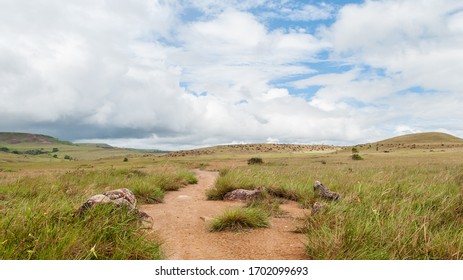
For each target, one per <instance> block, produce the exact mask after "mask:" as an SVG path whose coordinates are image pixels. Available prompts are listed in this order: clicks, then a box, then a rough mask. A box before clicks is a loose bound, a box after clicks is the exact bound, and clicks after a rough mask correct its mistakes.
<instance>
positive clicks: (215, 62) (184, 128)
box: [0, 0, 463, 149]
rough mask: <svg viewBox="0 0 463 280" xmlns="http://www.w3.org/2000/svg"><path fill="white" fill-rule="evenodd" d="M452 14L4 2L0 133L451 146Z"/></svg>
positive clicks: (271, 5) (175, 141)
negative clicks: (399, 136) (438, 141)
mask: <svg viewBox="0 0 463 280" xmlns="http://www.w3.org/2000/svg"><path fill="white" fill-rule="evenodd" d="M462 8H463V7H462V6H461V4H458V3H457V2H455V1H366V2H365V3H362V4H350V5H345V6H343V7H338V6H336V7H335V5H334V4H330V3H322V4H308V3H301V2H299V1H275V0H260V1H215V0H203V1H183V0H178V1H110V2H108V1H102V0H101V1H62V2H56V1H41V2H40V3H39V2H34V1H33V2H30V1H22V0H17V1H5V3H3V4H2V9H1V10H0V21H1V22H0V23H1V24H0V34H2V36H1V37H0V65H2V67H1V68H0V98H1V100H2V102H0V129H1V130H3V131H30V132H39V133H48V134H52V135H54V136H58V137H61V138H63V139H68V140H81V141H83V140H84V141H90V140H95V141H99V142H108V143H110V144H114V145H117V146H132V147H138V148H142V147H151V148H160V149H181V148H192V147H198V146H208V145H215V144H222V143H233V142H235V143H240V142H243V143H249V142H275V141H279V142H282V143H290V142H297V143H320V142H325V143H337V144H346V143H358V142H366V141H370V140H377V139H379V138H381V137H385V136H390V135H391V134H396V133H399V132H405V131H408V130H407V129H404V128H410V129H409V130H410V131H412V130H411V129H417V130H420V131H426V130H440V131H443V130H446V131H449V132H452V133H455V134H457V135H458V134H459V133H460V135H462V134H463V129H462V128H461V126H460V124H459V120H461V119H462V117H463V115H462V113H461V110H460V108H461V107H462V105H463V104H462V102H463V101H462V98H461V88H462V84H461V79H460V78H459V76H458V75H459V73H461V72H462V70H463V64H462V61H463V57H462V52H461V49H463V48H462V47H463V46H462V44H463V43H462V42H463V40H462V38H463V27H462V24H463V22H462V20H461V10H462ZM191 11H194V13H192V14H194V15H195V16H189V15H190V13H191ZM269 19H276V20H282V19H285V20H284V21H285V22H290V23H286V24H285V25H281V26H275V25H274V23H272V24H269V23H268V20H269ZM313 21H324V22H323V24H320V23H316V24H315V25H313V24H312V23H311V22H313ZM327 21H331V22H327ZM291 22H295V23H294V24H293V23H291ZM302 23H304V24H308V26H301V24H302ZM306 27H308V28H306ZM325 57H326V58H325ZM313 88H316V90H315V91H314V92H311V93H310V94H309V89H313ZM365 135H367V136H365Z"/></svg>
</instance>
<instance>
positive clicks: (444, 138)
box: [376, 132, 463, 144]
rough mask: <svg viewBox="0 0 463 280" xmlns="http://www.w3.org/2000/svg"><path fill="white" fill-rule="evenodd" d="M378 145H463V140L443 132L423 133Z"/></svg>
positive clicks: (396, 138)
mask: <svg viewBox="0 0 463 280" xmlns="http://www.w3.org/2000/svg"><path fill="white" fill-rule="evenodd" d="M376 143H378V144H449V143H455V144H463V139H461V138H458V137H455V136H453V135H450V134H447V133H441V132H423V133H414V134H406V135H401V136H397V137H393V138H389V139H385V140H382V141H379V142H376Z"/></svg>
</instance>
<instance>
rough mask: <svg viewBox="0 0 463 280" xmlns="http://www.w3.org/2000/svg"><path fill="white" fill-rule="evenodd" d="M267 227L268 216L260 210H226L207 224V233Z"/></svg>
mask: <svg viewBox="0 0 463 280" xmlns="http://www.w3.org/2000/svg"><path fill="white" fill-rule="evenodd" d="M268 226H269V219H268V215H267V214H266V213H265V211H263V210H262V209H260V208H254V207H251V208H235V209H230V210H226V211H225V212H224V213H223V214H222V215H221V216H219V217H216V218H215V219H214V220H213V221H212V222H211V223H210V224H209V231H225V230H229V231H240V230H246V229H252V228H262V227H268Z"/></svg>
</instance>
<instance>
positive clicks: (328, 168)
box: [0, 135, 463, 259]
mask: <svg viewBox="0 0 463 280" xmlns="http://www.w3.org/2000/svg"><path fill="white" fill-rule="evenodd" d="M429 136H430V137H431V139H426V140H425V141H420V139H422V138H421V137H418V138H417V137H416V136H415V137H412V139H404V138H402V139H394V140H393V141H382V142H378V143H370V144H363V145H358V146H357V148H358V150H359V151H358V152H359V154H360V155H361V156H362V158H363V160H352V151H351V148H352V147H346V148H345V149H342V150H341V149H335V150H332V151H331V152H328V151H321V150H318V151H317V150H313V151H310V152H299V151H295V152H291V151H289V150H284V151H278V150H272V151H267V152H265V153H264V152H259V151H255V150H253V151H252V152H249V153H246V152H243V153H235V152H234V151H233V149H232V150H228V152H227V150H223V149H224V148H223V147H221V148H220V149H222V150H221V152H220V153H214V152H205V153H201V154H199V155H198V154H196V153H192V154H185V155H181V154H180V155H179V154H177V155H176V156H174V157H169V156H157V155H142V154H139V155H132V156H131V157H130V158H129V160H128V161H127V162H124V161H123V159H124V157H125V156H124V155H119V156H114V157H106V158H100V159H90V158H87V159H80V160H73V161H64V160H61V161H58V160H56V161H55V160H52V161H47V162H46V164H44V161H41V160H37V159H33V160H31V159H25V160H23V159H21V158H18V157H16V156H18V155H14V156H15V157H13V158H9V160H10V161H5V160H2V159H0V252H1V253H0V259H90V258H98V259H159V258H163V253H162V249H161V247H162V246H161V244H160V242H152V241H150V242H148V241H146V239H145V238H143V237H144V233H143V230H141V229H140V228H139V226H138V224H137V223H138V222H137V220H136V219H135V218H134V217H133V216H130V215H128V214H124V213H122V212H121V213H117V214H116V215H115V216H116V217H115V218H113V219H109V220H108V219H107V218H106V217H107V211H114V209H100V210H96V211H95V212H92V213H91V214H90V215H89V216H88V217H86V218H85V220H80V219H76V217H74V216H73V213H74V211H75V210H76V209H77V208H78V207H79V206H80V204H81V203H82V202H83V201H85V199H86V198H87V197H88V196H90V195H92V194H95V193H101V192H102V191H104V190H106V189H109V188H111V189H114V188H118V187H130V188H131V189H133V190H134V191H135V192H136V193H137V196H138V198H139V200H140V201H144V202H149V203H155V202H159V201H161V200H162V196H163V193H164V192H165V191H169V190H175V189H176V188H178V187H181V186H183V185H185V184H187V183H188V182H194V176H192V173H191V172H190V171H189V170H190V169H191V168H202V169H208V170H219V171H220V177H219V179H218V181H217V182H216V184H215V187H214V188H213V189H211V190H210V191H208V194H207V195H208V196H209V198H210V199H218V200H220V199H222V197H223V194H225V193H226V192H228V191H230V190H233V189H236V188H246V189H252V188H255V187H257V186H265V187H266V188H267V198H268V196H271V197H274V198H275V199H279V200H283V199H289V200H294V201H297V202H299V204H300V206H301V207H305V208H310V206H311V205H312V204H313V203H314V202H315V201H319V202H322V203H324V204H325V208H324V211H322V212H321V213H319V214H317V215H313V216H312V215H310V214H308V215H307V216H306V217H305V218H304V219H303V221H301V222H302V224H303V225H302V226H301V227H300V228H298V229H297V230H298V231H299V232H302V233H303V234H304V235H305V237H306V254H307V256H308V257H309V258H312V259H463V146H462V145H463V144H462V141H460V140H458V139H456V140H455V139H452V140H451V141H450V140H449V141H447V140H448V138H439V139H438V140H436V139H435V138H433V137H434V136H435V135H427V137H429ZM441 136H442V135H441ZM26 148H29V147H26ZM386 151H387V152H386ZM82 153H83V154H85V153H86V152H85V151H82ZM0 154H1V153H0ZM3 156H5V155H3ZM8 156H13V155H10V154H8ZM41 156H42V155H39V156H36V157H41ZM256 156H257V157H261V158H262V159H263V164H255V165H248V164H247V160H248V159H249V158H251V157H256ZM31 157H32V156H31ZM315 180H320V181H321V182H322V183H324V184H325V185H326V186H327V187H329V188H330V189H331V190H333V191H336V192H339V193H340V195H341V199H340V200H339V201H338V202H328V201H323V200H322V199H321V198H319V197H318V196H317V195H316V194H315V193H314V191H313V187H312V185H313V182H314V181H315ZM261 208H263V207H261ZM105 211H106V212H105ZM307 212H308V213H310V211H307ZM235 216H236V215H235ZM205 234H207V233H205Z"/></svg>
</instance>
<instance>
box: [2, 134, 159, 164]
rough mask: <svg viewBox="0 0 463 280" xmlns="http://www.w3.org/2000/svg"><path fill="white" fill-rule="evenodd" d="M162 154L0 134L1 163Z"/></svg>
mask: <svg viewBox="0 0 463 280" xmlns="http://www.w3.org/2000/svg"><path fill="white" fill-rule="evenodd" d="M160 152H161V151H157V150H137V149H123V148H116V147H112V146H110V145H107V144H103V143H85V144H84V143H82V144H80V143H79V144H75V143H71V142H69V141H63V140H60V139H57V138H55V137H52V136H48V135H42V134H33V133H19V132H0V163H1V162H35V161H40V162H50V161H66V160H95V159H102V158H110V157H127V156H128V157H129V156H131V155H140V154H153V153H160Z"/></svg>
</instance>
